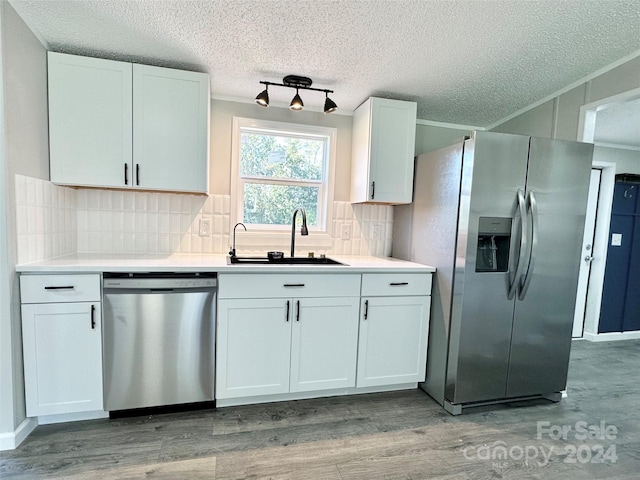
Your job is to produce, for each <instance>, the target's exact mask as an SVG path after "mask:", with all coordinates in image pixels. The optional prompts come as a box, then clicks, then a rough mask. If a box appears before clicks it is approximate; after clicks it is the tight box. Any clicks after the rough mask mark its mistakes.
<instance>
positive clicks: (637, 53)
mask: <svg viewBox="0 0 640 480" xmlns="http://www.w3.org/2000/svg"><path fill="white" fill-rule="evenodd" d="M636 57H640V50H636V51H635V52H633V53H631V54H629V55H626V56H624V57H622V58H621V59H620V60H617V61H615V62H613V63H611V64H609V65H607V66H606V67H603V68H601V69H600V70H596V71H595V72H593V73H590V74H589V75H587V76H586V77H582V78H581V79H580V80H577V81H575V82H573V83H571V84H569V85H567V86H566V87H564V88H561V89H560V90H558V91H556V92H554V93H552V94H550V95H547V96H546V97H544V98H542V99H540V100H538V101H537V102H534V103H532V104H530V105H528V106H526V107H524V108H521V109H520V110H518V111H516V112H514V113H512V114H511V115H507V116H506V117H504V118H503V119H501V120H498V121H497V122H495V123H492V124H490V125H487V126H485V127H484V130H493V129H494V128H496V127H497V126H498V125H502V124H503V123H505V122H508V121H509V120H511V119H513V118H515V117H517V116H519V115H522V114H523V113H525V112H528V111H529V110H532V109H534V108H536V107H539V106H540V105H542V104H543V103H547V102H548V101H549V100H553V99H554V98H557V97H559V96H560V95H562V94H563V93H567V92H568V91H569V90H573V89H574V88H576V87H579V86H580V85H582V84H583V83H586V82H588V81H590V80H593V79H594V78H596V77H599V76H600V75H603V74H605V73H607V72H609V71H611V70H613V69H614V68H616V67H619V66H620V65H622V64H624V63H627V62H629V61H631V60H633V59H634V58H636Z"/></svg>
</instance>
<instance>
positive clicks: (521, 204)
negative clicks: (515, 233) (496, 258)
mask: <svg viewBox="0 0 640 480" xmlns="http://www.w3.org/2000/svg"><path fill="white" fill-rule="evenodd" d="M517 198H518V212H519V216H520V248H519V249H518V263H517V267H516V270H515V273H514V274H513V275H512V277H511V279H510V280H511V281H510V283H509V293H508V295H507V298H508V299H509V300H512V299H513V297H514V295H515V294H516V289H517V288H518V283H519V281H520V277H521V276H522V270H523V269H524V266H525V263H526V261H525V259H526V252H527V249H528V243H529V242H528V239H527V235H526V232H525V228H524V222H525V221H526V219H527V208H526V202H525V200H524V192H523V191H522V190H521V189H518V195H517Z"/></svg>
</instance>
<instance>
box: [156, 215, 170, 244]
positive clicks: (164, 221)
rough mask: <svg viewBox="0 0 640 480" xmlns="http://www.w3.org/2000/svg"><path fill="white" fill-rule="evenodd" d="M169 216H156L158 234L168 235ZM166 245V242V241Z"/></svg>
mask: <svg viewBox="0 0 640 480" xmlns="http://www.w3.org/2000/svg"><path fill="white" fill-rule="evenodd" d="M169 219H170V216H169V214H168V213H159V214H158V232H159V233H169V232H170V231H171V224H170V221H169ZM167 243H168V240H167Z"/></svg>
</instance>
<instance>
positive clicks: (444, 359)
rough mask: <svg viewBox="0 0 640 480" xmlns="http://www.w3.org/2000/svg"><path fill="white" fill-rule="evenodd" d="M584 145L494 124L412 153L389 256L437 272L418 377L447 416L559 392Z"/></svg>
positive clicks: (580, 212)
mask: <svg viewBox="0 0 640 480" xmlns="http://www.w3.org/2000/svg"><path fill="white" fill-rule="evenodd" d="M592 155H593V145H591V144H585V143H577V142H567V141H558V140H550V139H542V138H534V137H528V136H521V135H511V134H503V133H494V132H475V133H474V134H473V136H472V137H471V138H469V139H466V140H463V141H461V142H460V143H457V144H455V145H453V146H451V147H447V148H444V149H441V150H438V151H436V152H432V153H427V154H424V155H420V156H419V157H417V158H416V169H415V179H414V182H415V184H414V200H413V203H412V204H410V205H406V206H397V207H395V212H394V232H393V239H394V243H393V256H394V257H398V258H403V259H406V260H412V261H415V262H419V263H425V264H429V265H433V266H435V267H436V268H437V272H436V281H435V282H434V287H433V292H432V308H431V325H430V334H429V348H428V356H427V379H426V381H425V383H423V384H421V385H420V386H421V387H422V388H423V389H424V390H425V391H426V392H427V393H429V395H431V396H432V397H433V398H434V399H435V400H436V401H438V402H439V403H440V404H441V405H443V407H444V408H445V409H446V410H447V411H449V412H450V413H452V414H459V413H461V412H462V409H463V408H464V407H467V406H472V405H479V404H484V403H493V402H506V401H511V400H516V399H524V398H534V397H545V398H549V399H551V400H555V401H557V400H559V399H560V398H561V396H560V392H561V391H562V390H564V389H565V386H566V379H567V370H568V364H569V350H570V347H571V330H572V324H573V314H574V308H575V299H576V289H577V283H578V271H579V266H580V255H581V242H582V235H583V230H584V222H585V214H586V204H587V195H588V189H589V177H590V171H591V163H592Z"/></svg>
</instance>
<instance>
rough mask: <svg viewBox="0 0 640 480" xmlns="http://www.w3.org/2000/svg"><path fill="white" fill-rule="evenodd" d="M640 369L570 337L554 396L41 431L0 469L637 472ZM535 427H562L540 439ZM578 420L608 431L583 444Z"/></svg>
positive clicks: (227, 473) (282, 474) (453, 475)
mask: <svg viewBox="0 0 640 480" xmlns="http://www.w3.org/2000/svg"><path fill="white" fill-rule="evenodd" d="M639 368H640V341H636V340H633V341H624V342H610V343H589V342H585V341H577V342H574V343H573V349H572V354H571V365H570V369H569V381H568V387H567V390H568V395H569V396H568V398H566V399H564V400H562V401H561V402H559V403H556V404H554V403H549V402H544V401H536V402H527V403H526V404H523V405H511V406H509V407H504V406H501V407H493V408H488V407H483V408H479V409H476V410H475V411H472V412H470V413H466V414H465V415H462V416H459V417H453V416H451V415H449V414H447V413H446V412H444V411H443V410H442V409H441V408H440V406H438V405H437V404H436V403H435V402H434V401H433V400H431V399H430V398H429V397H428V396H427V395H426V394H425V393H423V392H422V391H419V390H412V391H404V392H394V393H384V394H371V395H357V396H350V397H338V398H326V399H316V400H304V401H295V402H281V403H273V404H267V405H254V406H244V407H229V408H221V409H218V410H203V411H197V412H188V413H187V412H185V413H179V414H166V415H153V416H144V417H134V418H127V419H118V420H94V421H87V422H75V423H68V424H58V425H45V426H39V427H38V428H37V429H36V430H35V431H34V432H33V433H32V434H31V435H30V436H29V438H28V439H27V440H26V441H25V442H24V443H23V444H22V445H21V446H20V447H19V448H18V449H16V450H14V451H9V452H1V454H0V478H2V479H32V478H33V479H44V478H56V479H57V478H65V479H74V480H76V479H94V478H95V479H142V478H144V479H172V480H174V479H215V480H232V479H252V480H253V479H278V480H280V479H291V480H306V479H309V480H322V479H327V480H373V479H381V480H382V479H384V480H392V479H394V480H395V479H397V480H400V479H402V480H418V479H446V480H449V479H451V480H453V479H456V480H458V479H474V480H475V479H495V478H502V479H518V480H520V479H613V480H632V479H633V480H637V479H639V478H640V375H639V374H638V371H639ZM538 422H548V425H549V426H559V427H562V426H568V427H571V428H572V431H571V432H569V433H568V434H567V436H566V438H565V439H562V438H560V439H555V438H551V437H550V435H549V434H547V433H545V434H543V435H541V436H538ZM576 422H585V425H587V426H600V425H601V422H605V425H610V426H612V427H616V429H617V432H616V433H615V435H613V434H612V433H611V431H610V432H609V433H610V434H611V435H613V436H615V438H612V437H611V436H610V437H609V438H608V439H607V438H604V439H602V438H596V439H590V438H587V439H581V438H580V437H579V436H578V437H576V431H575V429H576V426H577V425H576ZM579 425H580V424H578V426H579ZM538 437H539V438H538ZM598 445H600V447H599V446H598ZM500 447H503V448H504V450H500ZM601 447H602V448H601ZM611 449H615V453H616V455H617V458H613V457H612V456H611V455H610V454H611V453H612V450H611ZM607 450H608V451H609V455H604V456H601V455H600V453H601V452H602V453H605V452H606V451H607ZM501 451H503V452H505V453H506V457H505V458H500V457H499V456H498V457H497V458H492V455H493V456H494V457H495V456H496V454H498V453H500V452H501ZM549 452H551V453H550V454H549ZM534 455H535V456H534ZM543 455H548V456H549V458H548V461H547V460H545V457H543ZM597 460H603V461H602V462H601V463H598V462H597ZM614 460H615V461H614ZM572 462H573V463H572Z"/></svg>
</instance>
